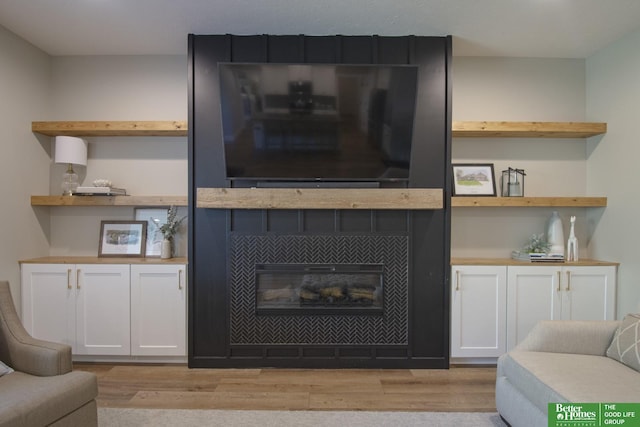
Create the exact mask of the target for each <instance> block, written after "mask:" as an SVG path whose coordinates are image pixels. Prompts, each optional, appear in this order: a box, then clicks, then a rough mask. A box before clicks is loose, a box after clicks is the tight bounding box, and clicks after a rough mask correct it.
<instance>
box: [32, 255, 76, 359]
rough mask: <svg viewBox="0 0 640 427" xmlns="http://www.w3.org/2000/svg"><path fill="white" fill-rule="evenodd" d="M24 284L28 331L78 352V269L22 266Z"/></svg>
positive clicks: (57, 266) (51, 266)
mask: <svg viewBox="0 0 640 427" xmlns="http://www.w3.org/2000/svg"><path fill="white" fill-rule="evenodd" d="M21 282H22V283H21V286H22V324H23V325H24V327H25V329H26V330H27V332H29V333H30V334H31V335H32V336H33V337H35V338H39V339H43V340H47V341H54V342H59V343H63V344H67V345H70V346H71V347H72V348H73V349H74V350H75V333H76V317H75V307H76V301H75V295H76V293H75V291H76V289H75V284H76V269H75V266H74V265H70V264H22V267H21Z"/></svg>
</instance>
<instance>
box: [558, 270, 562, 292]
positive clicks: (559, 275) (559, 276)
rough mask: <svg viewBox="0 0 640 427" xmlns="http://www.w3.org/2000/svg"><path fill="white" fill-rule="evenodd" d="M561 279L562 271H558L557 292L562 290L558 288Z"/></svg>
mask: <svg viewBox="0 0 640 427" xmlns="http://www.w3.org/2000/svg"><path fill="white" fill-rule="evenodd" d="M561 281H562V272H561V271H558V292H560V291H562V289H560V282H561Z"/></svg>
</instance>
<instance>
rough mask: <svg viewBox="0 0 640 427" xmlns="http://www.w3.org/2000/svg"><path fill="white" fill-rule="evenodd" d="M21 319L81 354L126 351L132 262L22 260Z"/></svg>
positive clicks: (36, 334) (33, 331)
mask: <svg viewBox="0 0 640 427" xmlns="http://www.w3.org/2000/svg"><path fill="white" fill-rule="evenodd" d="M22 320H23V324H24V326H25V328H26V329H27V331H28V332H29V333H31V334H32V335H33V336H34V337H36V338H40V339H44V340H49V341H57V342H62V343H65V344H68V345H70V346H71V347H72V349H73V350H72V351H73V353H74V354H78V355H128V354H129V353H130V350H131V344H130V332H129V266H128V265H122V264H23V266H22Z"/></svg>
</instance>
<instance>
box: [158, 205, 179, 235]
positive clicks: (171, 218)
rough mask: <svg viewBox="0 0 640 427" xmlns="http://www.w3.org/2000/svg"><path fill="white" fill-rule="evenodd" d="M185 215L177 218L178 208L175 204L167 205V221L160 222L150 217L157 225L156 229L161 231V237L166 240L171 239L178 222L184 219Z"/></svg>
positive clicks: (176, 230) (175, 231) (176, 229)
mask: <svg viewBox="0 0 640 427" xmlns="http://www.w3.org/2000/svg"><path fill="white" fill-rule="evenodd" d="M185 218H186V216H183V217H182V218H180V219H178V209H177V208H176V207H175V206H173V205H172V206H171V207H169V211H168V212H167V222H165V223H164V224H160V220H158V219H155V218H152V220H153V222H154V223H155V224H156V226H157V227H158V230H160V232H161V233H162V237H164V238H165V239H167V240H172V239H173V236H175V234H176V233H177V232H178V227H180V223H182V221H184V219H185Z"/></svg>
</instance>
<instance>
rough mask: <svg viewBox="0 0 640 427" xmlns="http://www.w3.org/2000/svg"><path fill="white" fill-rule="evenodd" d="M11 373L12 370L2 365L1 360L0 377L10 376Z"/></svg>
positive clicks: (0, 361)
mask: <svg viewBox="0 0 640 427" xmlns="http://www.w3.org/2000/svg"><path fill="white" fill-rule="evenodd" d="M11 372H13V369H11V368H10V367H9V366H7V365H5V364H4V363H2V360H0V377H1V376H3V375H6V374H10V373H11Z"/></svg>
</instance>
